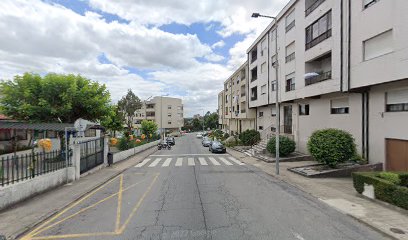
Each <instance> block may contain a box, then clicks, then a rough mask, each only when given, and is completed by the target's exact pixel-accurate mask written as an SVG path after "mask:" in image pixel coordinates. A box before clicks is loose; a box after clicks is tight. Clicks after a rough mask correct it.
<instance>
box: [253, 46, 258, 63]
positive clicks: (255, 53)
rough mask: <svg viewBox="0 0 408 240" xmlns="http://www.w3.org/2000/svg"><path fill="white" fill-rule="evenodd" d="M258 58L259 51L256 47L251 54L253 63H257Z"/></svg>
mask: <svg viewBox="0 0 408 240" xmlns="http://www.w3.org/2000/svg"><path fill="white" fill-rule="evenodd" d="M257 57H258V51H257V50H256V47H255V49H254V50H252V52H251V63H253V62H255V61H256V59H257Z"/></svg>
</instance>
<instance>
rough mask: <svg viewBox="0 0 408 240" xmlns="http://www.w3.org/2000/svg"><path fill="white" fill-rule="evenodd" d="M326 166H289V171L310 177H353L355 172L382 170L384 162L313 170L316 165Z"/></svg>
mask: <svg viewBox="0 0 408 240" xmlns="http://www.w3.org/2000/svg"><path fill="white" fill-rule="evenodd" d="M318 166H325V165H324V164H312V165H306V166H301V167H294V168H288V170H289V171H291V172H293V173H296V174H299V175H302V176H304V177H309V178H325V177H334V178H341V177H351V174H352V173H353V172H362V171H364V172H373V171H382V169H383V167H382V163H373V164H366V165H358V164H356V165H350V166H348V167H345V168H337V169H327V170H323V171H317V170H313V169H314V168H315V167H318Z"/></svg>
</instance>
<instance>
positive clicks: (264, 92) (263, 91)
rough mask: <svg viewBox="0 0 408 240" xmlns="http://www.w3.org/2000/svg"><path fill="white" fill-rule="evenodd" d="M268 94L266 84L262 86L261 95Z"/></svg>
mask: <svg viewBox="0 0 408 240" xmlns="http://www.w3.org/2000/svg"><path fill="white" fill-rule="evenodd" d="M264 94H266V84H265V85H262V87H261V95H264Z"/></svg>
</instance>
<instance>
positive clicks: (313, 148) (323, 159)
mask: <svg viewBox="0 0 408 240" xmlns="http://www.w3.org/2000/svg"><path fill="white" fill-rule="evenodd" d="M307 148H308V150H309V152H310V154H311V155H312V157H313V158H314V159H316V161H318V162H320V163H324V164H326V165H328V166H330V167H336V166H337V164H339V163H342V162H346V161H349V160H351V159H353V158H354V156H355V155H356V144H355V143H354V138H353V136H352V135H351V134H350V133H348V132H346V131H343V130H340V129H323V130H318V131H315V132H313V134H312V136H310V138H309V141H308V143H307Z"/></svg>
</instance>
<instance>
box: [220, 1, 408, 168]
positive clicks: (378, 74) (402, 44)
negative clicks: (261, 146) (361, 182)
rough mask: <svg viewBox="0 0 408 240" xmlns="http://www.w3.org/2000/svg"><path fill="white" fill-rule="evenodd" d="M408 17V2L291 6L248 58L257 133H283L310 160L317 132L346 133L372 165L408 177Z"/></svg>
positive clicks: (249, 90)
mask: <svg viewBox="0 0 408 240" xmlns="http://www.w3.org/2000/svg"><path fill="white" fill-rule="evenodd" d="M406 10H408V1H405V0H392V1H380V0H355V1H354V0H353V1H347V0H344V1H338V0H291V1H290V2H289V3H288V4H287V5H286V6H285V7H284V9H283V10H282V11H281V12H280V13H279V14H278V16H277V21H276V22H275V21H273V22H272V23H271V24H270V25H269V26H268V27H267V28H266V29H265V30H264V31H263V33H262V34H261V35H260V36H259V37H258V38H257V39H256V41H255V42H254V43H253V44H252V45H251V46H250V47H249V49H248V50H247V56H248V60H247V62H248V69H247V72H248V83H247V84H246V86H247V88H246V91H247V93H248V95H249V98H248V104H247V106H248V108H249V109H251V110H255V116H256V117H255V129H257V130H258V131H260V132H261V136H262V137H266V136H270V134H271V133H272V134H273V133H274V132H275V130H276V128H277V127H279V128H280V130H281V133H282V134H283V135H287V136H289V137H291V138H293V139H294V140H295V141H296V143H297V151H300V152H304V153H307V141H308V138H309V137H310V135H311V134H312V133H313V131H315V130H318V129H323V128H338V129H343V130H346V131H348V132H350V133H351V134H352V135H353V136H354V138H355V142H356V144H357V150H358V152H359V154H361V155H362V156H363V157H364V158H366V159H368V160H369V162H370V163H384V168H385V169H387V170H405V171H406V170H408V151H407V150H406V149H408V125H407V123H408V30H407V29H408V28H407V27H406V26H408V17H407V15H406V14H404V13H405V12H406ZM276 46H277V47H276ZM276 71H277V72H276ZM276 78H278V79H276ZM227 82H228V80H227ZM277 83H278V84H277ZM277 85H278V86H277ZM228 90H229V89H227V88H226V86H225V85H224V94H225V96H223V99H224V101H225V102H224V103H223V104H226V101H229V100H230V99H231V96H233V95H234V94H230V93H229V92H228ZM276 91H278V96H279V97H278V101H279V103H280V116H281V117H280V122H279V126H276V124H275V121H276V106H275V105H276V95H277V94H276ZM230 92H231V91H230ZM223 107H224V108H223V111H224V115H227V113H228V114H229V112H228V111H229V110H230V109H229V108H228V109H227V105H223ZM227 110H228V111H227ZM224 115H223V116H224ZM222 120H223V121H225V120H228V118H226V119H222ZM220 121H221V120H220ZM220 124H221V123H220ZM222 124H223V125H227V124H226V123H225V122H223V123H222Z"/></svg>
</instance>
